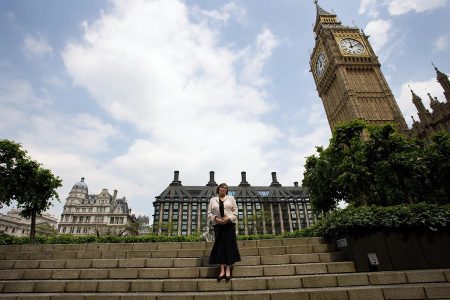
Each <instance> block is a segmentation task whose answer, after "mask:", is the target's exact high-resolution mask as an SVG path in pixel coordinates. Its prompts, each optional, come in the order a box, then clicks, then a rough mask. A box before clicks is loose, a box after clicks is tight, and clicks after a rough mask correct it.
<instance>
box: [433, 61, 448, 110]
mask: <svg viewBox="0 0 450 300" xmlns="http://www.w3.org/2000/svg"><path fill="white" fill-rule="evenodd" d="M431 64H432V65H433V67H434V69H435V70H436V80H437V81H438V82H439V83H440V84H441V86H442V88H443V89H444V95H445V99H446V100H447V102H450V80H449V79H448V76H447V74H444V73H442V72H441V71H439V69H438V68H437V67H436V66H435V65H434V63H431Z"/></svg>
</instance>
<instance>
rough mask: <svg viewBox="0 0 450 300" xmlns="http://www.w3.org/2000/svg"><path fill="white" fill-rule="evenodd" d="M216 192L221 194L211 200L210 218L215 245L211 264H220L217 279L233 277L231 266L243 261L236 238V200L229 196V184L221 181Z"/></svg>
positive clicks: (209, 207) (227, 279)
mask: <svg viewBox="0 0 450 300" xmlns="http://www.w3.org/2000/svg"><path fill="white" fill-rule="evenodd" d="M216 192H217V193H218V194H219V195H218V196H216V197H212V198H211V199H210V200H209V205H208V218H209V219H210V220H211V221H212V222H213V224H214V236H215V239H214V246H213V248H212V250H211V254H210V255H209V263H210V264H220V273H219V276H217V281H221V280H222V279H225V280H226V281H229V280H230V279H231V266H232V265H233V264H234V263H235V262H238V261H241V256H240V254H239V249H238V246H237V240H236V224H235V223H236V216H237V213H238V209H237V204H236V200H235V199H234V197H233V196H228V195H227V194H228V185H227V184H226V183H221V184H220V185H219V186H218V187H217V189H216Z"/></svg>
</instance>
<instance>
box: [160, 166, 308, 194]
mask: <svg viewBox="0 0 450 300" xmlns="http://www.w3.org/2000/svg"><path fill="white" fill-rule="evenodd" d="M217 186H218V185H217V183H216V182H215V180H214V171H210V180H209V182H208V183H207V184H206V185H205V186H183V185H182V184H181V181H180V180H179V171H175V172H174V180H173V181H172V182H171V183H170V184H169V186H168V187H167V188H166V189H165V190H164V191H163V192H162V193H161V194H160V195H159V196H157V197H156V198H157V200H158V199H160V200H165V199H174V198H178V199H186V198H187V199H192V198H206V199H209V198H211V197H214V196H216V195H217V193H216V188H217ZM228 191H229V193H230V194H232V195H233V196H234V197H235V198H253V199H254V198H259V199H260V200H262V198H267V197H269V198H286V197H287V198H289V197H302V198H306V197H309V196H308V192H307V190H306V189H304V188H303V187H301V186H299V185H298V183H297V182H295V183H294V186H282V185H281V184H280V183H279V182H278V181H277V175H276V172H272V183H271V184H270V185H268V186H252V185H251V184H250V183H249V182H248V181H247V178H246V172H245V171H243V172H241V182H240V184H239V185H237V186H228Z"/></svg>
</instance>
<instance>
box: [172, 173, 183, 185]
mask: <svg viewBox="0 0 450 300" xmlns="http://www.w3.org/2000/svg"><path fill="white" fill-rule="evenodd" d="M179 174H180V171H173V181H172V183H171V184H170V185H172V186H174V185H181V181H180V180H179Z"/></svg>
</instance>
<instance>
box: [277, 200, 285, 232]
mask: <svg viewBox="0 0 450 300" xmlns="http://www.w3.org/2000/svg"><path fill="white" fill-rule="evenodd" d="M278 212H279V214H280V229H281V234H283V233H284V223H283V211H282V210H281V203H280V202H278Z"/></svg>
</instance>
